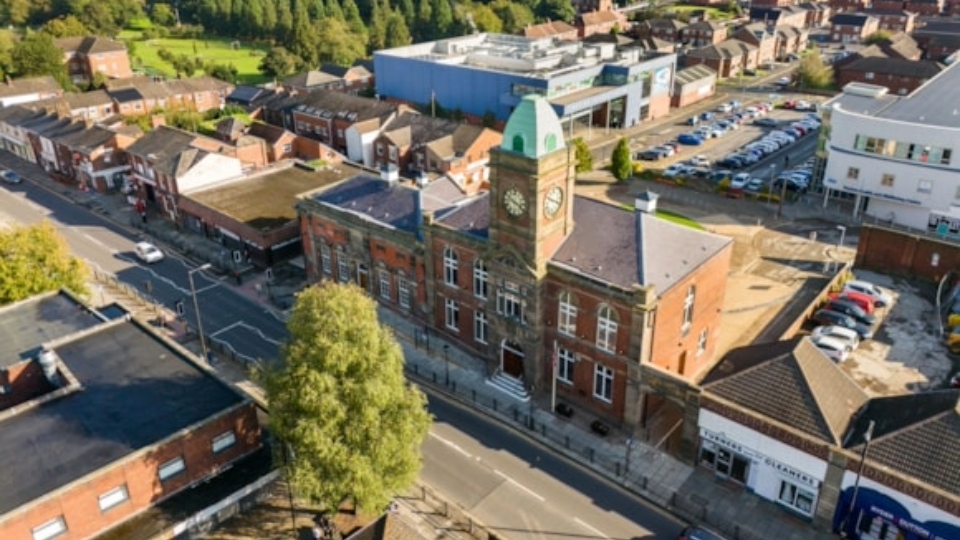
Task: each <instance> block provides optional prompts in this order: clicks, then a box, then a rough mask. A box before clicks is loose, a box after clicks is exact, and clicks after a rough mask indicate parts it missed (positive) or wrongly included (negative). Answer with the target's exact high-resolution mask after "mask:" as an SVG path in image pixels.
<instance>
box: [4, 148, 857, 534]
mask: <svg viewBox="0 0 960 540" xmlns="http://www.w3.org/2000/svg"><path fill="white" fill-rule="evenodd" d="M0 162H2V163H3V164H9V163H8V162H9V159H2V160H0ZM27 166H29V165H28V164H20V165H17V166H14V167H12V168H14V169H17V168H23V167H27ZM41 183H42V184H43V186H44V187H45V188H47V189H48V190H49V191H52V192H56V193H59V194H60V195H62V196H64V197H67V198H69V199H71V200H73V201H74V202H76V203H77V204H81V205H85V206H87V207H89V208H91V209H92V210H94V211H95V212H98V213H100V214H102V215H104V216H106V217H108V218H109V219H111V220H113V221H115V222H116V223H117V224H118V225H120V226H122V227H125V228H127V229H129V230H130V231H131V232H132V233H135V234H141V235H143V236H144V237H146V238H153V239H155V241H156V243H157V244H158V245H160V246H161V247H162V248H163V249H165V250H166V251H168V252H169V251H171V250H174V251H177V252H179V253H181V254H182V256H184V257H187V258H190V259H193V260H194V261H195V262H197V263H198V264H200V263H204V262H210V263H212V264H215V265H216V264H218V263H220V262H222V257H221V253H222V246H220V245H219V244H217V243H216V242H214V241H212V240H209V239H206V238H203V237H201V236H199V235H196V234H192V233H190V232H186V231H181V230H178V229H177V228H176V227H175V226H174V225H173V224H172V223H170V222H168V221H165V220H161V219H154V218H153V217H148V220H147V222H146V223H143V222H140V221H139V220H138V219H137V217H136V216H135V214H134V212H133V209H132V207H131V206H130V205H129V204H128V202H127V201H126V200H125V198H124V197H123V196H122V195H120V194H100V193H92V192H86V191H80V190H79V189H76V188H75V187H74V186H71V185H65V184H62V183H59V182H57V181H55V180H53V179H45V180H41ZM610 187H612V186H607V188H610ZM656 190H657V191H659V192H661V195H662V196H663V197H664V199H665V200H667V201H676V202H677V203H678V205H683V206H687V205H689V206H690V207H691V208H697V207H698V206H697V205H698V204H701V203H703V204H705V206H702V207H701V208H710V207H711V206H710V205H714V206H715V205H717V204H718V203H720V202H724V203H726V204H729V201H723V200H722V199H721V200H719V201H718V200H715V199H719V198H718V197H716V195H713V194H706V193H697V192H691V191H688V190H683V189H681V188H676V187H673V186H660V185H657V188H656ZM695 199H696V200H695ZM700 199H703V200H700ZM738 202H739V201H738ZM788 209H789V210H788V211H785V212H784V214H783V217H782V218H781V219H780V221H782V220H785V219H799V218H801V217H803V216H808V215H812V216H816V217H818V218H823V217H824V216H825V211H823V210H822V209H821V208H819V206H818V205H813V204H798V205H794V206H792V207H788ZM785 210H787V209H785ZM753 213H756V214H757V215H759V216H760V217H761V218H762V217H763V216H764V215H766V217H767V218H768V220H767V221H765V222H764V223H763V224H769V223H770V221H769V219H771V215H770V210H769V209H767V208H765V207H763V206H762V205H760V208H759V209H753ZM714 215H715V214H714ZM747 215H748V216H749V217H748V218H743V217H742V216H741V217H738V218H737V219H738V220H743V219H753V217H752V214H751V213H749V212H748V213H747ZM838 217H839V216H838ZM758 225H759V224H758ZM268 285H269V283H268V281H267V279H266V276H265V275H264V273H263V272H260V271H257V270H255V269H245V271H244V275H243V280H242V283H241V284H236V283H235V284H232V285H231V286H232V287H233V289H234V290H235V291H236V292H237V293H239V294H242V295H245V296H247V297H248V298H250V299H252V300H255V301H257V302H259V303H261V304H263V305H264V307H265V308H267V309H272V310H275V311H276V312H277V313H278V315H279V316H281V317H282V316H283V311H282V309H281V308H282V307H283V306H282V303H281V305H279V306H278V305H274V303H272V302H271V300H270V294H269V293H268V290H269V287H268ZM108 292H109V291H108ZM140 309H141V310H142V311H143V313H144V314H145V315H147V316H149V315H152V314H155V313H156V310H157V308H156V307H155V306H152V307H151V306H147V307H141V308H140ZM380 315H381V320H382V321H383V323H384V324H385V325H387V326H388V327H390V328H392V329H393V330H394V332H395V335H396V337H397V338H398V341H399V342H400V343H401V345H402V347H403V350H404V353H405V356H406V369H407V372H408V374H409V375H410V377H411V379H412V380H413V381H415V382H417V383H418V384H420V385H421V386H422V387H424V388H425V389H426V390H427V391H428V392H432V393H439V394H442V395H444V396H445V397H447V398H452V399H455V400H458V401H460V402H462V403H464V404H466V405H469V406H470V407H473V408H475V409H476V410H479V411H481V412H484V413H486V414H488V415H491V416H492V417H494V418H496V419H497V420H500V421H502V422H503V423H504V424H507V425H509V426H512V427H514V428H515V429H516V430H518V431H521V432H523V433H525V434H527V436H529V437H531V438H533V439H534V440H538V441H541V442H543V443H544V444H545V445H547V446H549V447H550V448H551V449H553V450H555V451H558V452H560V453H563V454H565V455H567V456H568V457H569V458H571V459H573V460H575V461H577V462H579V463H581V464H582V465H583V466H584V467H588V468H590V469H592V470H594V471H595V472H597V473H599V474H601V475H603V476H604V477H606V478H607V479H609V480H610V481H611V482H615V483H617V484H619V485H621V486H623V487H624V488H626V489H628V490H630V491H631V492H634V493H636V494H638V495H640V496H642V497H644V498H645V499H647V500H649V501H651V502H653V503H655V504H657V505H659V506H661V507H663V508H665V509H667V510H668V511H670V512H672V513H674V514H676V515H678V516H679V517H681V518H683V519H685V520H687V521H690V522H700V523H706V524H708V525H710V526H712V527H713V528H714V529H717V530H719V531H721V532H723V533H726V534H727V535H728V536H729V537H730V538H732V539H743V540H761V539H769V538H777V539H778V540H819V539H825V538H833V537H834V536H835V535H833V534H831V533H829V532H826V531H823V530H818V529H816V528H814V527H813V526H812V525H811V524H810V523H808V522H806V521H803V520H801V519H798V518H795V517H794V516H792V515H790V514H788V513H786V512H784V511H783V510H781V509H780V508H779V507H777V506H776V505H775V504H773V503H770V502H767V501H763V500H761V499H759V498H758V497H756V496H754V495H752V494H750V493H749V492H748V491H747V490H744V489H742V488H738V487H736V486H732V485H729V484H726V483H722V482H718V481H716V480H715V478H714V476H713V475H712V474H711V473H710V472H708V471H705V470H702V469H698V468H695V467H691V466H690V465H688V464H686V463H682V462H680V461H678V460H676V459H675V458H673V457H672V456H670V455H669V454H668V453H667V452H665V451H664V450H663V447H662V445H663V444H664V443H665V441H642V440H634V439H632V438H630V437H628V434H625V433H619V432H616V431H614V432H612V433H610V434H609V435H608V436H606V437H599V436H598V435H595V434H594V433H592V432H591V431H590V430H589V427H588V425H589V422H590V420H591V419H590V418H588V417H586V416H583V417H581V416H575V417H573V418H571V419H565V418H561V417H558V416H556V415H554V414H553V413H552V412H551V411H550V410H549V404H547V403H534V402H531V403H529V404H523V403H518V402H516V401H514V400H513V399H512V398H511V397H509V396H508V395H506V394H503V393H501V392H499V391H498V390H496V389H494V388H493V387H491V386H489V385H488V384H487V382H486V378H487V374H486V368H485V363H484V362H483V361H482V360H480V359H478V358H475V357H472V356H470V355H469V354H467V353H465V352H463V351H461V350H460V349H458V348H457V347H456V344H454V343H452V342H451V343H444V342H443V340H442V339H441V338H440V337H438V336H435V335H431V336H430V342H429V343H428V344H427V343H421V342H420V341H419V340H418V339H417V336H418V335H419V331H420V330H421V328H420V327H419V326H417V325H415V324H413V323H412V322H411V321H409V320H407V319H405V318H403V317H402V316H401V315H399V314H397V313H394V312H392V311H389V310H386V309H381V310H380ZM170 318H171V319H172V318H173V317H172V314H170ZM184 331H185V329H184V328H182V327H178V326H177V325H172V327H170V328H168V332H170V334H171V336H172V337H174V338H179V339H181V340H182V339H184V337H185V335H184ZM445 344H446V345H450V347H449V348H448V349H447V352H446V353H444V352H443V351H444V349H445V348H444V347H443V345H445ZM196 345H197V343H196V342H195V341H193V342H188V343H187V346H188V347H193V348H194V349H195V350H196V349H197V347H196ZM212 367H213V368H214V370H215V371H216V372H217V373H218V374H219V376H220V377H221V378H222V379H224V380H225V381H227V382H230V383H232V384H235V385H237V386H238V387H239V388H240V389H241V390H242V391H244V392H246V393H247V394H249V395H251V397H252V398H254V399H255V400H257V401H259V402H261V403H263V402H264V394H263V391H262V389H261V388H260V387H259V386H258V385H257V384H256V383H255V382H254V381H251V379H250V370H249V366H248V365H246V364H245V363H243V362H233V361H231V359H230V358H229V357H227V358H217V360H216V361H215V362H214V364H213V366H212ZM447 373H449V378H448V376H447ZM401 506H402V507H404V508H405V510H403V513H404V515H405V516H406V518H405V519H409V520H410V521H411V523H414V524H415V526H417V527H419V528H420V529H422V530H423V531H425V532H429V531H431V530H432V531H433V533H434V535H437V534H441V535H446V532H444V531H443V530H442V529H443V527H437V526H436V524H435V523H432V522H429V521H427V520H426V519H425V518H424V516H425V515H432V514H431V513H430V512H428V511H424V510H422V509H421V511H418V510H417V509H416V508H414V507H413V506H408V505H401ZM438 531H439V533H438Z"/></svg>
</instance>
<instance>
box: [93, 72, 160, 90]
mask: <svg viewBox="0 0 960 540" xmlns="http://www.w3.org/2000/svg"><path fill="white" fill-rule="evenodd" d="M152 82H154V79H153V77H151V76H149V75H134V76H132V77H124V78H122V79H107V80H106V81H104V83H103V89H104V90H119V89H121V88H130V87H133V86H141V85H144V84H149V83H152Z"/></svg>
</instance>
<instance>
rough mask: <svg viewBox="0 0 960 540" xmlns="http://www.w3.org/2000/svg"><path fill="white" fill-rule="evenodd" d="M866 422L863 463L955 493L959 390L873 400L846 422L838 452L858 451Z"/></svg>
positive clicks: (959, 481) (959, 465)
mask: <svg viewBox="0 0 960 540" xmlns="http://www.w3.org/2000/svg"><path fill="white" fill-rule="evenodd" d="M871 421H873V422H874V429H873V438H872V439H871V442H870V456H869V458H868V461H874V462H877V463H879V464H881V465H883V466H885V467H889V468H890V469H893V470H895V471H899V472H902V473H904V474H906V475H909V476H911V477H914V478H917V479H918V480H920V481H922V482H925V483H927V484H929V485H932V486H935V487H937V488H940V489H942V490H945V491H946V492H947V493H960V452H958V451H957V448H960V390H955V389H950V390H939V391H933V392H923V393H919V394H906V395H901V396H886V397H877V398H873V399H871V400H870V401H869V402H867V403H866V404H865V406H864V407H863V408H862V409H861V410H860V411H859V413H858V414H857V415H856V417H855V418H854V419H853V422H851V424H850V426H849V429H848V430H847V432H846V434H845V436H844V438H843V447H844V448H848V449H851V450H860V449H862V446H863V443H864V440H865V439H864V436H865V433H866V432H867V427H868V425H869V424H870V422H871Z"/></svg>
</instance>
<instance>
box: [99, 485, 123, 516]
mask: <svg viewBox="0 0 960 540" xmlns="http://www.w3.org/2000/svg"><path fill="white" fill-rule="evenodd" d="M128 500H130V494H129V493H127V486H126V484H124V485H122V486H117V487H115V488H113V489H111V490H110V491H108V492H106V493H104V494H103V495H100V496H99V497H97V504H98V505H99V506H100V511H101V512H106V511H107V510H109V509H111V508H113V507H114V506H117V505H120V504H123V503H125V502H127V501H128Z"/></svg>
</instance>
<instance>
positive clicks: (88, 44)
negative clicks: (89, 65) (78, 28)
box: [54, 36, 127, 54]
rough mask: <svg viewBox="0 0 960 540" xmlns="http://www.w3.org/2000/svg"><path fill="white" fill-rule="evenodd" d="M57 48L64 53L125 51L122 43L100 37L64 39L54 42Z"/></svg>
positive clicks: (125, 48)
mask: <svg viewBox="0 0 960 540" xmlns="http://www.w3.org/2000/svg"><path fill="white" fill-rule="evenodd" d="M54 44H56V46H57V47H59V48H60V49H63V51H64V52H66V53H71V52H77V53H80V54H99V53H107V52H119V51H125V50H127V46H126V45H124V43H123V42H122V41H114V40H112V39H108V38H105V37H100V36H82V37H66V38H60V39H58V40H56V41H54Z"/></svg>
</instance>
